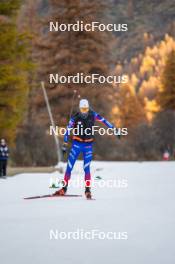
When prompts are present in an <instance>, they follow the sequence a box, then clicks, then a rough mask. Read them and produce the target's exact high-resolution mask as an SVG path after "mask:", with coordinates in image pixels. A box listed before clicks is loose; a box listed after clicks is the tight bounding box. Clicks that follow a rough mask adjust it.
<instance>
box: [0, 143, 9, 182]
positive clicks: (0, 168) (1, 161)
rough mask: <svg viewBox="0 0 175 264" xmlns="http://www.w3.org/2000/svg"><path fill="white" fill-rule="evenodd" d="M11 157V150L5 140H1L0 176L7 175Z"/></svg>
mask: <svg viewBox="0 0 175 264" xmlns="http://www.w3.org/2000/svg"><path fill="white" fill-rule="evenodd" d="M8 157H9V149H8V146H7V145H6V142H5V139H1V143H0V176H1V177H2V176H6V175H7V161H8Z"/></svg>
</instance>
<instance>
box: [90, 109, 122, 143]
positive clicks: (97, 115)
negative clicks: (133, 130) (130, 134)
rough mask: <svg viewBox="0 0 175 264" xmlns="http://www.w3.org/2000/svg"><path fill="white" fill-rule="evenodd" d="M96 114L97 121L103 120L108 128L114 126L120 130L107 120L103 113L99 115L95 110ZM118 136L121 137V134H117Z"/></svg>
mask: <svg viewBox="0 0 175 264" xmlns="http://www.w3.org/2000/svg"><path fill="white" fill-rule="evenodd" d="M94 115H95V121H98V122H101V123H103V124H104V125H105V126H107V127H108V128H114V129H116V130H117V131H118V128H116V127H115V126H113V125H112V124H111V123H110V122H109V121H107V120H106V119H105V118H104V117H102V116H101V115H99V114H98V113H96V112H94ZM117 137H118V138H119V139H120V134H119V135H117Z"/></svg>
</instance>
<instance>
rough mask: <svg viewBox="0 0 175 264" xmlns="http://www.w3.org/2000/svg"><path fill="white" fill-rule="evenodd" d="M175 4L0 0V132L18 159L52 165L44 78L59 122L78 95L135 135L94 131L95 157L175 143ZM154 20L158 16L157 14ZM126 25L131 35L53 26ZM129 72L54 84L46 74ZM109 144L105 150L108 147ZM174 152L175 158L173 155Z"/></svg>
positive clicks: (144, 153) (146, 155) (130, 156)
mask: <svg viewBox="0 0 175 264" xmlns="http://www.w3.org/2000/svg"><path fill="white" fill-rule="evenodd" d="M174 12H175V6H174V5H173V3H172V1H171V0H167V1H166V2H165V1H163V0H161V1H159V3H157V1H154V0H148V1H147V2H146V3H145V1H143V0H141V1H134V0H132V1H130V0H124V1H115V0H109V1H100V0H95V1H89V0H85V1H80V0H75V1H70V0H64V1H61V2H60V1H56V0H35V1H34V0H21V1H18V0H13V1H12V0H7V1H1V3H0V107H1V111H0V136H1V137H5V138H6V139H7V140H8V142H9V143H10V146H11V147H13V150H12V153H11V158H12V161H13V163H14V164H18V165H53V164H55V163H56V152H55V145H54V140H53V138H52V137H51V136H49V134H48V130H49V125H50V122H49V118H48V113H47V110H46V106H45V102H44V98H43V94H42V91H41V88H40V81H41V80H44V81H45V83H46V89H47V93H48V97H49V101H50V103H51V108H52V111H53V115H54V119H55V121H56V124H57V125H59V126H66V124H67V122H68V119H69V115H70V109H71V106H72V97H73V94H74V91H75V90H76V91H77V92H76V94H75V107H74V111H76V105H77V104H78V100H79V98H80V97H86V98H88V99H89V100H90V102H91V105H92V107H93V108H94V109H95V110H96V111H97V112H99V113H100V114H102V115H104V116H105V117H106V118H108V119H109V120H110V121H112V122H113V123H114V124H115V125H116V126H120V127H121V126H123V127H127V128H128V131H129V135H128V136H127V137H124V138H123V139H122V140H121V141H120V142H118V141H116V139H115V138H114V137H111V136H108V137H106V136H105V137H103V140H102V138H101V137H97V139H96V144H95V158H96V159H106V160H158V159H161V158H162V153H163V151H164V149H166V148H167V146H168V148H169V149H171V153H173V151H174V148H175V139H174V129H175V122H174V111H175V109H174V108H175V74H174V72H175V39H174V37H175V21H174ZM152 17H154V19H152ZM77 20H80V21H84V23H87V22H91V21H100V22H102V23H128V28H129V30H128V32H114V33H106V32H97V31H96V32H63V33H60V32H49V21H58V22H61V23H75V22H76V21H77ZM77 72H82V73H84V74H85V75H86V74H92V73H99V74H102V75H109V74H116V75H122V74H125V75H127V77H128V84H125V85H106V84H105V85H99V84H98V83H96V84H95V85H85V84H83V85H80V84H74V85H73V84H69V85H57V84H56V85H55V84H54V85H51V84H49V82H48V80H49V74H50V73H58V74H59V75H73V74H76V73H77ZM106 149H109V151H108V152H107V151H106ZM172 157H173V156H172Z"/></svg>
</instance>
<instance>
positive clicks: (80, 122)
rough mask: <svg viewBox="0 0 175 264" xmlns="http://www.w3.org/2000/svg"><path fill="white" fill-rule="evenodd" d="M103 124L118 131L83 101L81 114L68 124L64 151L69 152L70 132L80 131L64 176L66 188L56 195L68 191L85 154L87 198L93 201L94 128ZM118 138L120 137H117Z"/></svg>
mask: <svg viewBox="0 0 175 264" xmlns="http://www.w3.org/2000/svg"><path fill="white" fill-rule="evenodd" d="M96 121H98V122H101V123H103V124H104V125H105V126H106V127H108V128H112V129H116V130H117V128H115V127H114V126H113V125H112V124H111V123H109V122H108V121H107V120H106V119H105V118H104V117H102V116H100V115H99V114H98V113H96V112H95V111H93V110H91V109H90V107H89V102H88V100H86V99H81V100H80V102H79V112H78V113H76V114H75V115H73V116H72V117H71V119H70V121H69V123H68V126H67V130H66V133H65V135H64V143H63V151H64V152H65V151H67V145H68V140H69V135H70V130H71V129H73V128H77V129H79V130H78V131H80V132H79V134H78V135H77V133H76V135H73V137H72V146H71V150H70V152H69V155H68V161H67V168H66V172H65V175H64V186H63V187H62V188H61V189H60V190H58V191H56V192H55V194H54V195H62V196H63V195H65V194H66V192H67V189H68V184H69V180H70V178H71V172H72V169H73V167H74V164H75V162H76V160H77V159H78V156H79V154H80V153H83V159H84V173H85V196H86V198H87V199H91V172H90V164H91V161H92V155H93V141H94V133H93V127H94V124H95V122H96ZM117 136H118V137H119V136H120V135H117Z"/></svg>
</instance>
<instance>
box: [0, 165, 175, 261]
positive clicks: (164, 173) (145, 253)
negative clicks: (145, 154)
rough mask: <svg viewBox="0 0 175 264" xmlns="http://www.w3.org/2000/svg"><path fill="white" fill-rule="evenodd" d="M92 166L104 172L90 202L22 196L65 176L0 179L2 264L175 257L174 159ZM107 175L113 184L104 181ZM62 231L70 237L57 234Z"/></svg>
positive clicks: (76, 190) (76, 174)
mask: <svg viewBox="0 0 175 264" xmlns="http://www.w3.org/2000/svg"><path fill="white" fill-rule="evenodd" d="M80 167H81V162H78V163H77V165H76V167H75V170H74V173H73V175H72V178H73V179H75V178H76V179H78V178H82V177H83V173H82V171H81V170H80ZM92 170H93V173H94V174H95V176H101V177H102V180H99V181H96V182H95V183H96V187H95V188H94V189H93V196H94V198H96V200H94V201H87V200H86V199H85V198H84V196H83V197H78V198H50V199H38V200H24V199H23V197H26V196H33V195H40V194H47V193H51V192H53V191H54V190H51V189H49V188H48V185H49V180H50V177H53V176H54V175H55V176H58V177H60V178H62V177H63V175H60V174H59V173H57V172H55V173H52V174H39V173H37V174H27V173H26V174H20V175H16V176H14V177H11V178H7V179H6V180H3V179H1V180H0V263H1V264H12V263H13V264H24V263H25V264H31V263H32V264H35V263H36V264H49V263H53V264H54V263H62V264H93V263H94V264H96V263H100V264H107V263H110V264H116V263H119V264H148V263H149V264H174V263H175V250H174V241H175V162H143V163H137V162H135V163H134V162H128V163H127V162H123V163H122V162H94V163H93V164H92ZM109 180H110V183H113V182H114V184H115V186H113V187H109V186H108V187H107V186H106V188H104V187H102V185H103V184H108V182H109ZM116 182H117V184H116ZM100 184H101V186H100ZM83 192H84V189H83V188H82V187H81V188H77V187H73V186H71V187H70V189H69V193H71V194H72V193H73V194H83ZM94 230H95V231H94ZM52 231H53V232H52ZM75 231H77V233H74V234H72V233H69V234H68V232H75ZM60 232H62V233H61V235H62V238H65V237H66V236H69V237H70V239H62V240H61V239H60V238H59V235H58V233H59V234H60ZM78 232H79V234H80V233H81V235H82V234H83V236H84V235H85V233H86V232H90V235H92V234H94V233H93V232H95V233H96V234H102V235H105V236H107V234H109V232H115V234H117V237H115V238H118V239H107V238H106V239H98V238H97V236H98V235H97V236H95V239H73V238H72V236H74V238H77V237H76V235H77V234H78ZM100 232H102V233H100ZM53 234H54V235H55V237H54V236H51V237H50V235H53ZM56 234H57V235H58V236H57V237H56ZM86 234H87V233H86ZM88 234H89V233H88ZM119 235H120V237H119ZM50 238H52V239H50ZM57 238H58V239H57ZM91 238H92V237H91ZM108 238H109V237H108ZM119 238H121V239H119ZM122 238H123V239H122ZM126 238H127V239H126Z"/></svg>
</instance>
